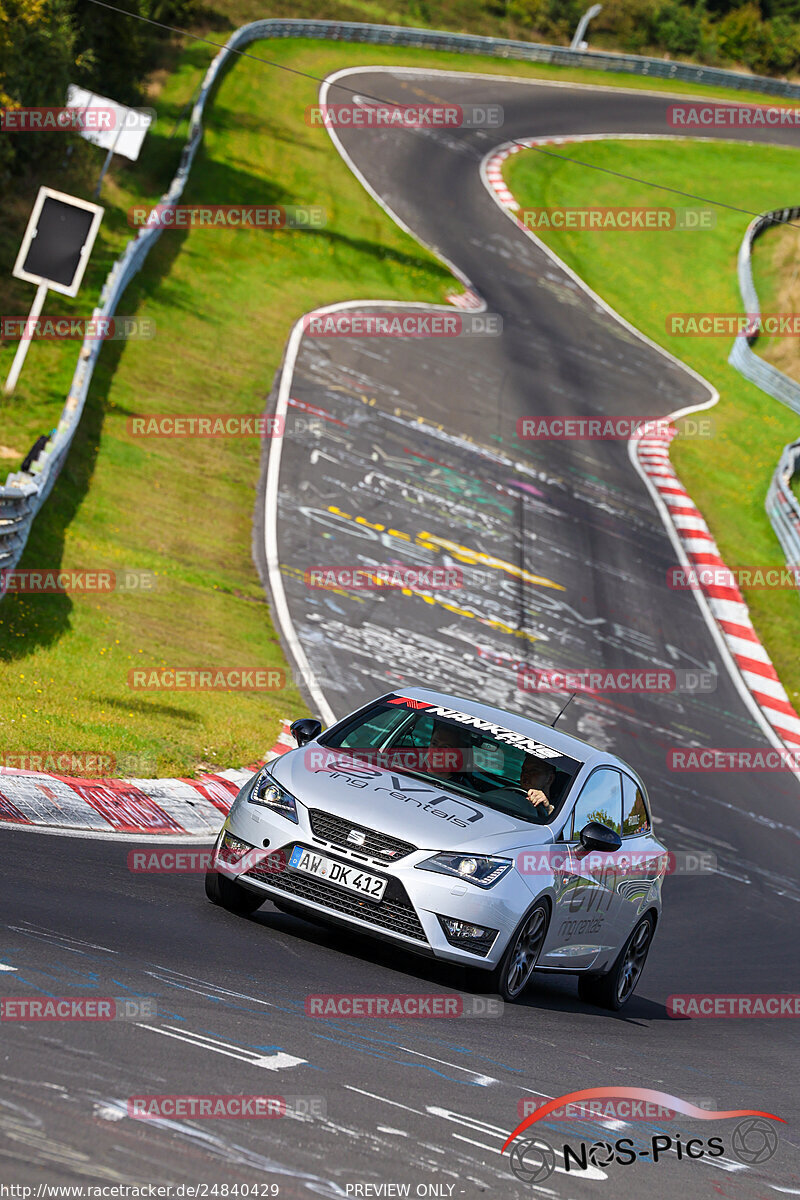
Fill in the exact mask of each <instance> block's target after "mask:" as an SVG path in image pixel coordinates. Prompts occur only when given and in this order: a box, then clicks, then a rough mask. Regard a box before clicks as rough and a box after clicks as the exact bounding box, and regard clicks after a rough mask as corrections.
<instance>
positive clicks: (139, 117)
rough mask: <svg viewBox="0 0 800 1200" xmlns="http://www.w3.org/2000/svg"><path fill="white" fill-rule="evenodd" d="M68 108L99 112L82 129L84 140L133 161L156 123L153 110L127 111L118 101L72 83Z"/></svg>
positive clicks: (133, 109) (69, 89)
mask: <svg viewBox="0 0 800 1200" xmlns="http://www.w3.org/2000/svg"><path fill="white" fill-rule="evenodd" d="M67 108H83V109H86V108H91V109H94V110H98V111H96V112H94V113H93V116H92V119H91V120H87V121H86V125H87V128H83V129H80V130H79V132H80V135H81V137H82V138H85V139H86V141H87V142H92V143H93V144H94V145H95V146H101V147H102V148H103V150H113V152H114V154H122V155H124V157H125V158H130V159H131V160H132V161H133V162H135V161H136V159H137V158H138V157H139V151H140V150H141V148H142V142H143V141H144V139H145V135H146V133H147V131H148V129H149V128H150V126H151V125H152V123H153V112H152V110H151V111H149V112H148V111H146V110H141V109H138V108H126V106H125V105H124V104H117V102H116V100H109V99H108V97H107V96H98V95H97V93H96V92H87V91H86V89H85V88H80V87H76V86H75V84H73V83H71V84H70V85H69V87H68V88H67ZM88 126H91V128H88Z"/></svg>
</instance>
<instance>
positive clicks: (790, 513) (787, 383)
mask: <svg viewBox="0 0 800 1200" xmlns="http://www.w3.org/2000/svg"><path fill="white" fill-rule="evenodd" d="M799 217H800V207H798V208H776V209H773V211H772V212H766V213H761V214H760V216H758V217H756V218H755V219H754V220H753V221H751V222H750V224H749V225H748V227H747V230H746V231H745V235H744V237H743V238H742V244H741V246H740V247H739V259H738V273H739V290H740V291H741V293H742V300H743V301H744V311H745V313H746V314H747V315H748V316H749V317H756V316H760V314H761V306H760V303H759V299H758V293H757V291H756V287H755V283H754V281H753V260H752V252H753V243H754V242H755V240H756V238H757V237H759V235H760V234H762V233H763V232H764V230H765V229H770V228H771V227H772V226H774V225H785V224H786V222H787V221H796V220H797V219H798V218H799ZM757 338H758V332H757V330H754V332H753V333H752V334H749V335H748V336H746V337H737V338H735V339H734V343H733V348H732V350H731V352H730V354H729V355H728V362H729V363H730V364H731V366H734V367H736V369H737V370H738V371H740V372H741V374H742V375H744V377H745V379H749V380H750V382H751V383H754V384H756V386H757V387H760V388H761V390H762V391H764V392H766V393H767V394H768V395H770V396H774V397H775V399H776V400H780V401H781V403H782V404H785V405H787V407H788V408H791V409H793V411H794V412H796V413H800V383H797V382H796V380H794V379H791V378H790V377H789V376H788V375H784V373H783V371H779V370H778V368H777V367H773V366H772V364H771V363H768V362H765V360H764V359H763V358H759V356H758V355H757V354H754V353H753V350H752V344H753V343H754V342H755V341H757ZM798 471H800V442H793V443H792V444H791V445H789V446H785V447H784V450H783V454H782V455H781V459H780V462H779V463H778V467H777V470H776V471H775V474H774V475H773V477H772V481H771V483H770V485H769V490H768V491H767V500H766V509H767V515H768V516H769V519H770V521H771V522H772V528H773V529H774V530H775V533H776V535H777V538H778V541H779V542H780V544H781V546H782V547H783V551H784V553H785V554H786V560H787V562H788V564H789V565H790V566H793V567H794V566H800V503H798V500H797V497H796V496H795V494H794V492H793V491H792V489H791V486H790V485H791V480H792V478H793V476H794V475H795V474H797V473H798Z"/></svg>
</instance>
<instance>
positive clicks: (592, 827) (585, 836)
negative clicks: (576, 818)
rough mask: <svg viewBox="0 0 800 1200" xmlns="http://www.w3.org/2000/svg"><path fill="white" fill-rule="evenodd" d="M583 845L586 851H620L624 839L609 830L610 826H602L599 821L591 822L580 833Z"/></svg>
mask: <svg viewBox="0 0 800 1200" xmlns="http://www.w3.org/2000/svg"><path fill="white" fill-rule="evenodd" d="M580 839H581V845H582V846H583V848H584V850H605V851H608V852H610V851H612V850H619V848H620V846H621V845H622V838H621V837H620V836H619V834H618V833H615V832H614V830H613V829H609V827H608V825H601V824H600V822H599V821H590V822H589V824H588V825H584V827H583V829H582V830H581V832H580Z"/></svg>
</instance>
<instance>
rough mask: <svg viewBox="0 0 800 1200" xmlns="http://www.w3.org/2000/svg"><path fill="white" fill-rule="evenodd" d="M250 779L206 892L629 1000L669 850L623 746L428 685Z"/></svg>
mask: <svg viewBox="0 0 800 1200" xmlns="http://www.w3.org/2000/svg"><path fill="white" fill-rule="evenodd" d="M292 733H293V735H294V738H295V740H296V741H297V743H298V746H297V749H295V750H291V751H289V752H288V753H286V754H284V755H281V756H280V757H279V758H276V759H274V760H273V761H272V762H270V763H269V764H268V765H266V766H264V767H262V768H261V770H260V771H258V772H257V774H256V775H254V776H253V778H252V779H250V780H249V781H248V783H247V784H246V785H245V786H244V787H243V788H242V790H241V791H240V792H239V795H238V796H237V797H236V800H235V801H234V804H233V807H232V808H231V811H230V813H229V815H228V818H227V820H226V822H225V824H224V826H223V828H222V830H221V832H220V835H219V838H218V839H217V842H216V844H215V846H214V853H213V857H212V862H211V868H212V869H211V870H210V871H209V872H208V874H207V876H206V894H207V896H208V898H209V899H210V900H212V901H213V902H214V903H215V904H219V905H222V906H223V907H224V908H226V909H228V910H230V911H232V912H236V913H241V914H248V913H252V912H254V911H255V910H256V909H257V908H259V907H260V905H261V904H263V902H264V901H265V900H267V899H268V900H271V901H272V903H273V904H274V905H275V906H276V907H277V908H279V909H281V910H282V911H285V912H292V913H295V914H297V915H300V916H303V917H306V918H309V919H312V920H317V921H323V922H333V923H336V924H339V925H343V926H346V927H348V928H350V929H356V930H359V931H360V932H362V933H368V934H371V935H373V936H376V937H380V938H385V939H387V940H389V941H391V942H393V943H396V944H397V945H400V946H403V947H405V948H406V949H407V950H411V951H414V952H415V953H418V954H425V955H429V956H433V957H435V958H439V959H444V960H447V961H449V962H454V963H461V964H463V965H466V966H470V967H477V968H481V969H482V970H484V971H487V972H490V973H491V976H490V982H491V988H492V990H494V991H497V992H499V994H500V995H501V996H503V997H504V998H505V999H506V1000H512V1001H513V1000H517V999H519V997H520V996H521V995H522V993H523V991H524V989H525V987H526V985H527V984H528V982H529V980H530V979H531V976H532V974H533V972H534V970H536V971H548V972H559V973H561V974H574V975H577V976H578V990H579V993H580V995H581V997H582V999H584V1000H586V1001H588V1002H589V1003H593V1004H597V1005H600V1006H602V1007H605V1008H610V1009H619V1008H621V1007H622V1005H623V1004H624V1003H625V1002H626V1001H627V1000H628V999H629V998H630V996H631V994H632V993H633V990H634V988H635V987H636V984H637V982H638V980H639V977H640V975H641V972H642V968H643V967H644V963H645V959H646V958H647V953H648V950H649V948H650V943H651V941H652V939H653V934H654V933H655V929H656V926H657V924H658V921H659V917H660V914H661V884H662V880H663V877H664V874H665V872H666V869H667V857H668V856H667V852H666V849H665V847H664V846H663V845H662V844H661V843H660V842H659V841H658V839H657V838H656V837H655V835H654V833H653V828H652V819H651V816H650V807H649V803H648V799H647V794H646V792H645V788H644V784H643V783H642V781H641V780H640V779H639V778H638V776H637V775H636V773H635V772H634V771H632V770H631V768H630V767H629V766H628V765H627V764H626V763H624V762H622V761H621V760H620V759H619V758H616V757H615V756H614V755H613V754H607V753H605V752H603V751H599V750H595V749H593V748H592V747H591V746H590V745H588V744H587V743H586V742H582V741H580V740H579V739H577V738H574V737H569V736H568V735H567V734H565V733H559V732H558V731H557V730H556V729H553V728H551V727H550V726H549V725H542V724H539V723H538V722H536V721H531V720H529V719H527V718H525V717H520V716H517V715H515V714H514V713H510V712H505V711H503V710H502V709H496V708H490V707H488V706H487V705H484V704H477V703H475V702H473V701H469V700H462V699H460V698H458V697H455V696H447V695H441V694H439V693H438V692H432V691H428V690H427V689H423V688H411V689H407V690H405V691H403V692H402V693H400V692H391V693H388V694H387V695H385V696H382V697H380V698H379V699H377V700H374V701H373V702H371V703H370V704H367V705H365V706H364V707H363V708H360V709H358V710H357V711H356V712H354V713H352V714H351V715H350V716H347V717H345V718H344V719H343V720H341V721H338V722H337V723H336V724H335V725H332V726H331V727H330V728H329V729H327V730H326V731H325V732H324V733H323V731H322V726H321V725H320V723H319V721H315V720H311V719H303V720H299V721H295V722H294V724H293V725H292Z"/></svg>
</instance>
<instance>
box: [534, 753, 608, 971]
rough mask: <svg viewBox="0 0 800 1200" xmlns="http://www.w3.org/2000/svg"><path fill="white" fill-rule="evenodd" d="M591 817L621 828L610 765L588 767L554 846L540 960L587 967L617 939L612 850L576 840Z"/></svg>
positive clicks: (604, 823)
mask: <svg viewBox="0 0 800 1200" xmlns="http://www.w3.org/2000/svg"><path fill="white" fill-rule="evenodd" d="M590 821H599V822H600V823H601V824H603V825H607V826H608V827H609V828H610V829H613V830H614V831H615V832H616V833H620V830H621V828H622V778H621V776H620V772H619V771H618V770H617V769H616V768H615V767H597V768H595V770H594V771H592V773H591V774H590V775H589V777H588V779H587V780H586V782H585V783H584V785H583V787H582V788H581V791H580V794H579V796H578V799H577V800H576V802H575V805H574V808H573V810H572V816H571V818H570V819H569V821H568V822H567V826H566V827H565V829H564V834H563V843H562V844H561V845H559V846H557V847H555V851H554V853H555V857H556V859H557V860H560V869H559V870H558V872H557V873H556V885H555V891H556V896H555V906H554V910H553V919H552V921H551V922H550V927H549V929H548V932H547V938H546V940H545V944H544V947H543V949H542V953H541V954H540V956H539V964H540V965H541V966H551V967H563V968H564V969H577V968H580V967H589V966H591V965H592V963H593V962H594V960H595V959H596V958H597V957H598V955H600V954H601V953H602V954H603V955H604V956H606V953H607V951H608V949H609V948H612V947H614V946H616V945H617V943H618V940H619V933H620V916H621V914H620V899H619V896H618V894H617V870H616V864H615V862H614V857H613V856H612V855H605V854H598V853H596V852H594V853H593V852H591V851H586V850H584V848H583V847H582V846H581V843H580V832H581V830H582V829H583V827H584V826H585V825H588V823H589V822H590Z"/></svg>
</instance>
